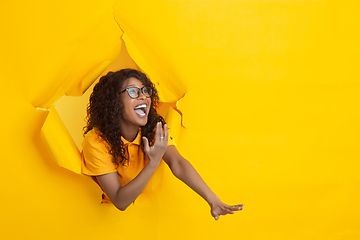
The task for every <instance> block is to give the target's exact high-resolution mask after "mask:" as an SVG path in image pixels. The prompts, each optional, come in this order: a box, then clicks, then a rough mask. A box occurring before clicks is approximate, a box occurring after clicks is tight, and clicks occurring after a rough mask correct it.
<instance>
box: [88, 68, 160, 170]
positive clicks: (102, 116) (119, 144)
mask: <svg viewBox="0 0 360 240" xmlns="http://www.w3.org/2000/svg"><path fill="white" fill-rule="evenodd" d="M131 77H134V78H137V79H138V80H139V81H141V82H142V83H143V84H144V85H145V86H148V87H151V89H152V95H151V106H150V111H149V115H148V121H147V123H146V125H145V126H142V127H141V137H143V136H145V137H146V138H147V139H148V140H149V144H150V146H151V145H153V144H154V139H155V126H156V123H157V122H159V121H160V122H162V124H165V120H164V119H163V117H161V116H160V115H159V114H158V113H157V110H156V109H157V107H158V104H159V95H158V92H157V90H156V88H155V85H154V84H153V83H152V82H151V81H150V79H149V78H148V77H147V76H146V75H145V74H144V73H142V72H140V71H137V70H135V69H129V68H126V69H122V70H120V71H117V72H108V73H107V74H106V75H105V76H103V77H101V78H100V81H99V82H98V83H97V84H96V85H95V87H94V89H93V92H92V93H91V95H90V100H89V104H88V107H87V117H86V119H87V125H86V126H85V127H84V136H85V134H86V133H88V132H89V131H90V130H91V129H93V128H96V129H97V130H99V131H97V133H98V135H99V137H101V138H102V139H103V140H105V141H106V142H107V143H108V148H109V153H110V154H111V155H112V156H113V162H114V164H116V166H117V167H118V166H119V164H122V165H124V164H125V162H126V161H127V156H126V152H125V148H124V143H123V141H122V140H121V130H120V124H119V123H120V117H121V114H122V111H123V103H122V101H121V98H120V97H119V93H120V91H121V87H122V86H123V84H124V82H125V81H126V80H127V79H129V78H131ZM141 148H142V149H143V148H144V146H143V142H142V141H141Z"/></svg>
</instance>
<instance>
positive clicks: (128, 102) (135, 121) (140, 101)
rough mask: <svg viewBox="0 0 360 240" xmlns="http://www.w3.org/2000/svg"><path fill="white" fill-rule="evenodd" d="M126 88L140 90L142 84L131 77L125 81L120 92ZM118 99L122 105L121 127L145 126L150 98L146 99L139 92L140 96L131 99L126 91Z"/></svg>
mask: <svg viewBox="0 0 360 240" xmlns="http://www.w3.org/2000/svg"><path fill="white" fill-rule="evenodd" d="M128 87H138V88H142V87H144V84H143V83H142V82H141V81H140V80H138V79H137V78H134V77H131V78H128V79H126V80H125V82H124V84H123V86H122V88H121V91H123V90H124V89H126V88H128ZM121 91H120V92H121ZM120 97H121V100H122V103H123V111H122V114H121V118H120V119H121V121H120V124H121V127H122V128H125V127H126V128H139V126H144V125H146V123H147V120H148V115H149V111H150V105H151V98H147V97H146V96H144V94H143V93H142V92H140V96H139V97H138V98H135V99H133V98H131V97H130V96H129V95H128V93H127V91H124V92H123V93H121V94H120Z"/></svg>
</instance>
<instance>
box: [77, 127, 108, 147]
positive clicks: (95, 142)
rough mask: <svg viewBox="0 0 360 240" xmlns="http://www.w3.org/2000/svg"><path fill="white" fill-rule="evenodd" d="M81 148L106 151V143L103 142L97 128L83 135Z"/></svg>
mask: <svg viewBox="0 0 360 240" xmlns="http://www.w3.org/2000/svg"><path fill="white" fill-rule="evenodd" d="M82 146H83V149H84V148H88V147H91V148H102V149H107V143H106V141H105V140H103V138H102V137H101V132H100V131H99V130H98V129H97V128H93V129H91V130H90V131H89V132H87V133H86V134H85V137H84V139H83V142H82Z"/></svg>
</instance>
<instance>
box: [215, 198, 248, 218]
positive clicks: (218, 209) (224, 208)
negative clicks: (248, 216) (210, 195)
mask: <svg viewBox="0 0 360 240" xmlns="http://www.w3.org/2000/svg"><path fill="white" fill-rule="evenodd" d="M209 204H210V207H211V215H212V216H213V217H214V218H215V220H218V219H219V217H220V215H227V214H234V211H240V210H243V208H244V204H239V205H232V206H230V205H227V204H225V203H223V202H222V201H221V200H220V199H219V198H218V197H216V198H214V199H213V201H212V202H211V203H209Z"/></svg>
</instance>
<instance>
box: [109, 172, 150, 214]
mask: <svg viewBox="0 0 360 240" xmlns="http://www.w3.org/2000/svg"><path fill="white" fill-rule="evenodd" d="M155 170H156V167H153V166H149V165H147V166H145V168H144V169H143V170H142V171H141V172H140V173H139V174H138V175H137V176H136V177H135V178H134V179H133V180H131V181H130V182H129V183H128V184H126V185H125V186H123V187H121V188H120V189H119V190H118V191H117V192H116V196H115V199H114V201H113V204H114V205H115V206H116V207H117V208H118V209H120V210H121V211H124V210H125V209H126V208H127V207H128V206H129V205H130V204H131V203H132V202H134V201H135V199H136V198H137V197H138V196H139V195H140V194H141V192H142V191H143V190H144V188H145V186H146V184H147V183H148V182H149V180H150V178H151V176H152V175H153V174H154V171H155Z"/></svg>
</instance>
